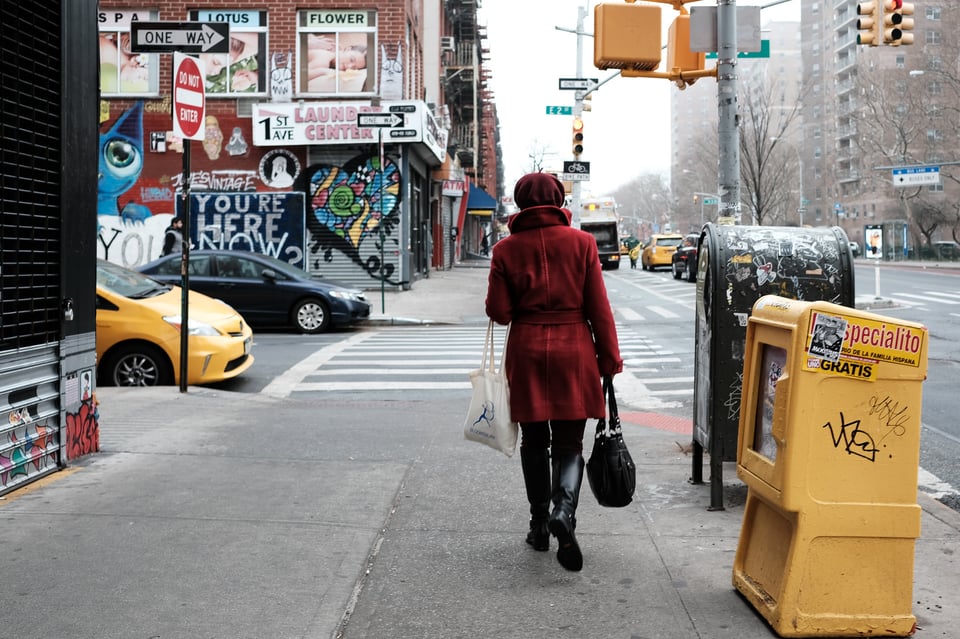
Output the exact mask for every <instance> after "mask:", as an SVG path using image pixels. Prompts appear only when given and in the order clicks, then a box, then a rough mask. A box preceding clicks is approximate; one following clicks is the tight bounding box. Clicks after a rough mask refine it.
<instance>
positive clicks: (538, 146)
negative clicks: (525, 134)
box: [527, 139, 556, 173]
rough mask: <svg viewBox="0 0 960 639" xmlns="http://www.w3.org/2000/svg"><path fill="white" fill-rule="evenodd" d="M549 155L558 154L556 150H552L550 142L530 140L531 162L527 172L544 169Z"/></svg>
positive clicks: (528, 155)
mask: <svg viewBox="0 0 960 639" xmlns="http://www.w3.org/2000/svg"><path fill="white" fill-rule="evenodd" d="M548 155H556V151H553V150H551V148H550V146H549V145H548V144H544V143H542V142H541V141H540V140H538V139H534V140H532V141H531V142H530V148H529V149H527V157H528V158H529V159H530V164H528V165H527V172H528V173H539V172H540V171H543V169H544V167H545V166H546V158H547V156H548Z"/></svg>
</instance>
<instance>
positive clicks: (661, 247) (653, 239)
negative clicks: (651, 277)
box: [640, 233, 683, 271]
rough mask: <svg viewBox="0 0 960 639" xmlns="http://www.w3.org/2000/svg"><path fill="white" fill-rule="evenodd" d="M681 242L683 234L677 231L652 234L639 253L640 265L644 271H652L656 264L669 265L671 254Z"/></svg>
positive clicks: (671, 258)
mask: <svg viewBox="0 0 960 639" xmlns="http://www.w3.org/2000/svg"><path fill="white" fill-rule="evenodd" d="M682 243H683V236H682V235H680V234H679V233H669V234H654V235H651V236H650V241H649V242H647V245H646V246H644V247H643V253H641V254H640V265H641V266H642V267H643V270H645V271H652V270H653V269H655V268H657V267H658V266H670V264H671V261H672V260H673V254H674V252H675V251H676V250H677V247H678V246H680V244H682Z"/></svg>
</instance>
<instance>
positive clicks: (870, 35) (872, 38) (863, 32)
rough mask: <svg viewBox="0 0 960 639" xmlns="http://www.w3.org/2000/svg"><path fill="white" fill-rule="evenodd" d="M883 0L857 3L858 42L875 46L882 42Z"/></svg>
mask: <svg viewBox="0 0 960 639" xmlns="http://www.w3.org/2000/svg"><path fill="white" fill-rule="evenodd" d="M881 2H882V0H870V1H868V2H861V3H859V4H858V5H857V15H859V16H860V17H859V18H857V44H865V45H868V46H871V47H875V46H877V45H878V44H880V25H881V24H883V6H882V5H881V4H880V3H881Z"/></svg>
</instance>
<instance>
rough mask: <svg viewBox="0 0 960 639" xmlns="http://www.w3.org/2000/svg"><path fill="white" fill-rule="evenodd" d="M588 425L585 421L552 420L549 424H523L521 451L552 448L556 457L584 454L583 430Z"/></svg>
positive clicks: (521, 426)
mask: <svg viewBox="0 0 960 639" xmlns="http://www.w3.org/2000/svg"><path fill="white" fill-rule="evenodd" d="M586 425H587V420H585V419H552V420H550V421H549V422H526V423H521V424H520V433H521V437H520V449H521V450H524V449H526V450H547V449H548V448H552V450H553V454H554V455H557V454H563V453H576V454H583V429H584V428H585V427H586ZM551 440H552V441H551Z"/></svg>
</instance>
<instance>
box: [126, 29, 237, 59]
mask: <svg viewBox="0 0 960 639" xmlns="http://www.w3.org/2000/svg"><path fill="white" fill-rule="evenodd" d="M130 51H132V52H133V53H173V52H179V53H230V24H229V23H227V22H131V23H130Z"/></svg>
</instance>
